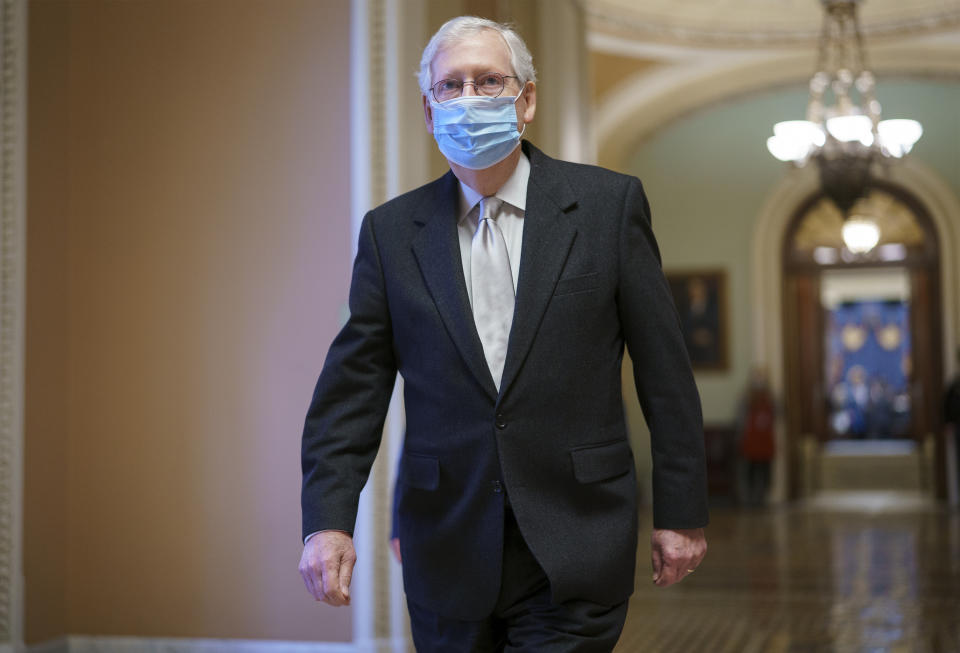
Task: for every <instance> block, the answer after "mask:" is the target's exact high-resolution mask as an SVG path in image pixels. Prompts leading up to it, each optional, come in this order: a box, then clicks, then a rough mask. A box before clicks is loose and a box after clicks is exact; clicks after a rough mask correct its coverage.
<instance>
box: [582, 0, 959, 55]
mask: <svg viewBox="0 0 960 653" xmlns="http://www.w3.org/2000/svg"><path fill="white" fill-rule="evenodd" d="M859 4H860V10H859V13H860V23H861V29H862V31H863V34H864V36H867V37H871V38H878V37H883V36H904V35H915V34H928V33H932V32H942V31H947V30H954V29H957V28H958V27H960V0H862V1H860V2H859ZM583 6H584V8H585V10H586V13H587V17H588V21H589V25H590V29H591V31H592V32H593V33H595V34H596V33H599V34H604V35H608V36H613V37H619V38H629V39H632V40H643V41H647V42H655V43H664V44H668V45H681V46H686V47H691V46H692V47H706V48H717V47H736V48H744V47H777V46H785V45H787V46H790V45H797V46H805V47H806V46H809V45H810V44H812V43H814V42H815V41H816V39H817V37H818V35H819V32H820V27H821V23H822V9H821V2H820V1H819V0H583Z"/></svg>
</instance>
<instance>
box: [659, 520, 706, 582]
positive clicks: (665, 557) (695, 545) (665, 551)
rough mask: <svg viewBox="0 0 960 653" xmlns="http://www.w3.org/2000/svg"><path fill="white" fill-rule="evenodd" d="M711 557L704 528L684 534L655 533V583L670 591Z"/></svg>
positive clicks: (664, 530)
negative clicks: (671, 587) (705, 559)
mask: <svg viewBox="0 0 960 653" xmlns="http://www.w3.org/2000/svg"><path fill="white" fill-rule="evenodd" d="M705 555H707V538H706V537H704V535H703V529H702V528H690V529H680V530H675V531H673V530H668V529H659V528H655V529H653V534H652V535H651V536H650V558H651V561H652V562H653V583H654V585H656V586H657V587H669V586H670V585H673V584H674V583H676V582H679V581H680V580H682V579H683V578H684V577H685V576H687V575H689V574H690V573H691V572H693V570H694V569H696V568H697V565H699V564H700V562H701V561H702V560H703V557H704V556H705Z"/></svg>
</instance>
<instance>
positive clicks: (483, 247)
mask: <svg viewBox="0 0 960 653" xmlns="http://www.w3.org/2000/svg"><path fill="white" fill-rule="evenodd" d="M501 204H502V201H501V200H499V199H497V198H496V197H493V196H490V197H484V198H483V199H482V200H480V220H479V221H478V223H477V231H476V232H475V233H474V234H473V242H472V244H471V245H470V285H471V289H472V291H473V321H474V322H475V323H476V325H477V333H478V334H479V335H480V342H481V343H483V355H484V357H486V359H487V366H488V367H489V368H490V373H491V374H492V375H493V382H494V383H495V384H496V385H497V390H500V379H501V378H502V377H503V364H504V362H505V361H506V359H507V341H508V340H509V338H510V325H511V324H513V301H514V288H513V273H512V272H511V270H510V257H509V256H508V254H507V243H506V241H505V240H504V239H503V232H502V231H500V225H498V224H497V213H498V212H499V210H500V205H501Z"/></svg>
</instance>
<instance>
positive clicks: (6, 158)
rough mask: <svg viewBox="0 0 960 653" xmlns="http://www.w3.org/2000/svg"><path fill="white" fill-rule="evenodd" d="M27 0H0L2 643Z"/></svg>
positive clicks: (20, 294) (7, 607) (14, 514)
mask: <svg viewBox="0 0 960 653" xmlns="http://www.w3.org/2000/svg"><path fill="white" fill-rule="evenodd" d="M26 12H27V5H26V1H25V0H0V648H2V649H6V650H10V651H14V650H20V648H21V646H22V641H23V632H22V623H23V618H22V615H23V578H22V560H21V558H22V548H21V547H22V534H23V527H22V524H23V521H22V517H23V514H22V506H23V502H22V492H23V486H22V483H23V320H24V287H23V284H24V251H25V250H24V244H25V241H24V231H25V226H26V224H25V201H26V200H25V189H26V182H25V164H26V150H25V144H24V136H25V134H26V52H27V45H26Z"/></svg>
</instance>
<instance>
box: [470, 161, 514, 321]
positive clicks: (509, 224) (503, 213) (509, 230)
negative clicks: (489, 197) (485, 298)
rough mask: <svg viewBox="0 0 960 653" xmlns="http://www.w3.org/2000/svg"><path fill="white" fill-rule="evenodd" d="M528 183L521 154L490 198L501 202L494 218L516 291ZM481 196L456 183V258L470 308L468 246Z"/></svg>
mask: <svg viewBox="0 0 960 653" xmlns="http://www.w3.org/2000/svg"><path fill="white" fill-rule="evenodd" d="M529 180H530V160H529V159H527V155H526V154H524V153H523V152H522V151H521V152H520V160H519V161H517V167H516V168H514V170H513V174H512V175H510V178H509V179H507V181H506V182H505V183H504V184H503V186H501V187H500V190H498V191H497V192H496V193H495V194H494V197H496V198H498V199H500V200H503V203H502V204H501V205H500V211H499V213H498V215H497V224H498V225H500V231H502V232H503V239H504V240H505V241H506V243H507V256H509V257H510V271H511V272H512V273H513V290H514V292H516V290H517V279H518V278H519V277H520V250H521V249H522V248H523V216H524V214H525V213H526V208H527V182H528V181H529ZM481 199H483V195H481V194H480V193H478V192H477V191H475V190H473V189H472V188H470V187H469V186H467V185H466V184H464V183H463V182H462V181H461V182H460V212H459V216H460V217H459V220H458V221H457V232H458V234H459V236H460V259H461V261H462V262H463V278H464V280H465V281H466V282H467V296H468V297H469V298H470V306H471V308H472V307H473V289H472V286H471V283H470V244H471V242H472V241H473V234H474V232H476V230H477V221H478V219H479V213H480V209H479V207H478V205H479V203H480V200H481Z"/></svg>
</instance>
